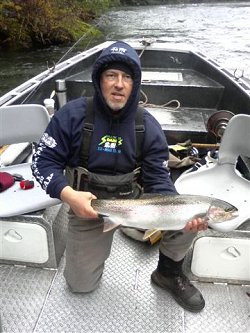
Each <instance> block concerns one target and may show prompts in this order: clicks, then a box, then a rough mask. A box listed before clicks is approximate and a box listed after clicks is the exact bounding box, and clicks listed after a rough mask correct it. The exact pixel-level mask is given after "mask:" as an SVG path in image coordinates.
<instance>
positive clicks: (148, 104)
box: [139, 39, 181, 111]
mask: <svg viewBox="0 0 250 333" xmlns="http://www.w3.org/2000/svg"><path fill="white" fill-rule="evenodd" d="M140 42H141V43H142V45H144V47H143V49H142V51H141V53H140V54H139V58H141V56H142V55H143V53H144V51H145V50H146V48H147V47H148V46H150V45H151V44H152V40H145V39H143V40H141V41H140ZM141 94H142V95H143V97H144V98H145V101H139V104H140V105H141V106H143V107H150V108H163V109H166V110H171V111H175V110H178V109H179V108H180V106H181V104H180V102H179V101H178V100H177V99H172V100H170V101H168V102H166V103H164V104H161V105H159V104H151V103H148V96H147V95H146V94H145V93H144V91H143V90H141ZM174 103H176V106H175V107H169V105H171V104H174Z"/></svg>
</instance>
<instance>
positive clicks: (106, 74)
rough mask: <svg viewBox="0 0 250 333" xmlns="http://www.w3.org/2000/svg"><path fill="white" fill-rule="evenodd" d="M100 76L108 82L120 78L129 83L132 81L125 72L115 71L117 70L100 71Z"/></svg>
mask: <svg viewBox="0 0 250 333" xmlns="http://www.w3.org/2000/svg"><path fill="white" fill-rule="evenodd" d="M102 77H103V79H104V80H106V81H108V82H116V81H119V80H120V79H121V80H122V81H123V82H125V83H130V84H132V83H133V79H132V76H131V75H129V74H127V73H125V72H122V73H117V72H114V71H111V70H110V71H109V70H108V71H105V72H103V73H102Z"/></svg>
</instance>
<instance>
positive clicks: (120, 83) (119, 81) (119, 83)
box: [115, 74, 124, 87]
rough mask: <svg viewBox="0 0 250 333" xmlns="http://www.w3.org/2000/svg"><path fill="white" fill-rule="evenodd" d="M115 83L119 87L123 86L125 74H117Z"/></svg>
mask: <svg viewBox="0 0 250 333" xmlns="http://www.w3.org/2000/svg"><path fill="white" fill-rule="evenodd" d="M115 85H116V86H117V87H123V86H124V80H123V76H122V75H121V74H119V75H117V77H116V81H115Z"/></svg>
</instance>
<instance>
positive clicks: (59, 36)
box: [0, 0, 119, 49]
mask: <svg viewBox="0 0 250 333" xmlns="http://www.w3.org/2000/svg"><path fill="white" fill-rule="evenodd" d="M117 4H119V1H117V0H102V1H100V0H46V1H45V0H25V1H23V0H2V1H1V3H0V47H1V48H11V49H15V48H41V47H49V46H51V45H67V44H70V43H72V42H74V41H76V40H78V39H79V38H80V37H81V36H83V35H84V34H87V35H89V36H90V37H91V36H92V37H98V36H100V34H101V32H100V31H99V30H98V28H97V27H96V26H95V25H94V24H92V22H93V20H94V19H95V18H96V17H98V16H99V15H101V14H103V13H104V12H105V11H106V10H107V9H109V8H110V7H111V6H114V5H117Z"/></svg>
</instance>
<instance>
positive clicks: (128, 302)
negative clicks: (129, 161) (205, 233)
mask: <svg viewBox="0 0 250 333" xmlns="http://www.w3.org/2000/svg"><path fill="white" fill-rule="evenodd" d="M157 259H158V246H157V245H155V246H153V247H151V246H149V245H147V244H145V243H140V242H136V241H133V240H131V239H129V238H127V237H126V236H125V235H124V234H122V233H121V232H120V231H118V232H116V234H115V237H114V243H113V248H112V252H111V256H110V258H109V259H108V260H107V263H106V267H105V271H104V274H103V279H102V281H101V284H100V287H99V288H98V289H97V290H95V291H94V292H92V293H88V294H72V293H71V292H70V291H69V289H68V287H67V285H66V283H65V280H64V277H63V268H64V264H65V258H64V257H63V258H62V260H61V263H60V267H59V269H58V271H56V270H46V269H41V268H32V267H15V266H11V265H1V266H0V280H1V312H2V315H1V317H2V318H1V319H2V329H3V332H14V333H19V332H20V333H30V332H35V333H42V332H44V333H45V332H46V333H48V332H51V333H73V332H78V333H79V332H84V333H91V332H95V333H109V332H110V333H111V332H115V333H120V332H121V333H126V332H129V333H133V332H136V333H144V332H145V333H148V332H155V333H163V332H164V333H179V332H180V333H194V332H195V333H199V332H202V333H206V332H209V333H211V332H218V333H222V332H223V333H224V332H225V333H236V332H237V333H240V332H242V333H246V332H250V297H249V296H248V293H250V286H240V285H226V284H213V283H198V282H196V285H197V286H198V287H199V289H200V290H201V291H202V293H203V295H204V298H205V299H206V307H205V309H204V310H203V311H202V312H201V313H198V314H192V313H190V312H187V311H184V310H183V309H182V308H180V307H179V306H178V305H177V304H176V303H175V301H174V300H173V299H172V298H171V297H170V296H169V295H168V294H167V293H166V292H164V291H162V290H161V289H160V288H158V287H157V286H155V285H153V284H151V282H150V275H151V272H152V271H153V270H154V269H155V267H156V264H157Z"/></svg>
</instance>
